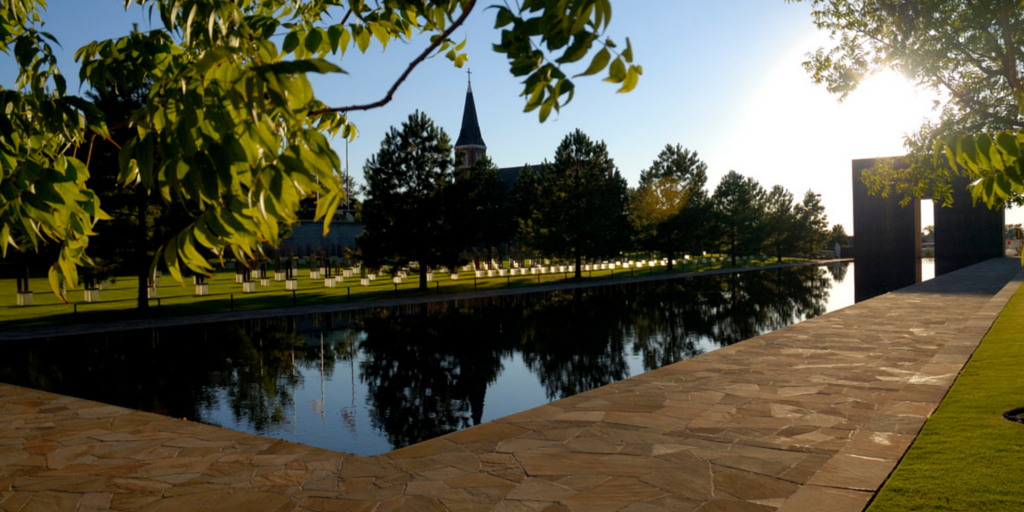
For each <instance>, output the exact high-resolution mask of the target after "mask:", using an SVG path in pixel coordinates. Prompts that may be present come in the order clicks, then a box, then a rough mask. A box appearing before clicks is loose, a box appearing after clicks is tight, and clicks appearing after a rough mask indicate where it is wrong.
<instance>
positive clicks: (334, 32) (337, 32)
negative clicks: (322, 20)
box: [327, 25, 345, 52]
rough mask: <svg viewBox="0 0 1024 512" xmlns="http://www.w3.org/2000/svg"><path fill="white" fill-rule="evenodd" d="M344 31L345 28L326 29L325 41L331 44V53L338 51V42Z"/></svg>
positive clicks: (333, 27)
mask: <svg viewBox="0 0 1024 512" xmlns="http://www.w3.org/2000/svg"><path fill="white" fill-rule="evenodd" d="M344 31H345V28H344V27H341V26H338V25H332V26H330V27H328V28H327V40H328V41H329V42H330V44H331V52H337V51H338V42H339V41H341V34H342V32H344Z"/></svg>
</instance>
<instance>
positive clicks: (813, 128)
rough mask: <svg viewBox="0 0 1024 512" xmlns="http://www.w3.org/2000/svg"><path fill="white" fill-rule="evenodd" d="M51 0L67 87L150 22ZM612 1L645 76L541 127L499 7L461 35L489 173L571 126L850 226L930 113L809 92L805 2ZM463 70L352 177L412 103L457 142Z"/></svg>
mask: <svg viewBox="0 0 1024 512" xmlns="http://www.w3.org/2000/svg"><path fill="white" fill-rule="evenodd" d="M48 4H49V9H48V11H47V13H46V14H45V15H44V21H45V22H46V30H48V31H50V32H52V33H53V34H54V35H55V36H57V38H58V39H59V40H60V42H61V44H62V45H63V50H62V51H60V50H59V54H58V58H59V59H60V64H61V69H62V71H63V73H64V74H65V76H67V78H68V82H69V86H70V87H72V88H74V87H77V73H78V67H77V65H76V64H75V63H74V62H73V54H74V51H75V50H77V49H78V48H79V47H81V46H82V45H84V44H86V43H88V42H89V41H92V40H97V39H106V38H113V37H117V36H120V35H124V34H126V33H127V32H128V31H129V30H130V29H131V23H132V22H139V24H140V27H141V28H143V29H145V28H146V27H147V26H148V22H147V21H146V19H145V17H144V15H143V13H142V11H141V10H140V9H139V8H138V7H136V6H133V7H131V8H130V9H129V11H128V12H127V13H126V12H125V11H124V10H123V9H122V6H123V2H122V1H121V0H50V1H49V2H48ZM481 5H488V3H487V2H483V3H482V4H481ZM613 7H614V11H613V17H612V26H611V28H610V31H609V34H608V35H610V36H611V37H612V38H613V39H615V40H616V41H617V42H624V39H625V37H626V36H629V37H630V39H631V41H632V43H633V47H634V54H635V58H636V61H637V62H638V63H640V64H642V65H643V68H644V74H643V77H642V78H641V80H640V84H639V86H638V87H637V88H636V89H635V90H634V91H633V92H631V93H629V94H616V93H615V87H614V86H612V85H611V84H606V83H602V82H601V81H600V80H599V79H596V78H593V77H591V78H589V79H579V80H577V82H576V84H577V94H576V98H575V100H574V101H573V102H572V103H571V104H570V105H569V106H568V107H566V108H565V109H563V110H562V112H561V114H560V115H557V116H554V115H553V116H552V118H551V119H549V120H548V121H547V122H546V123H543V124H541V123H539V121H538V119H537V116H536V113H529V114H526V113H523V111H522V110H523V100H522V98H520V97H519V92H520V90H521V89H520V84H519V81H518V80H517V79H516V78H515V77H513V76H511V74H509V72H508V65H507V63H506V62H505V60H504V59H503V58H502V56H501V55H499V54H497V53H494V52H493V51H492V50H491V45H492V44H493V43H495V42H497V41H498V39H499V32H498V31H497V30H495V29H493V28H492V27H493V20H494V11H492V10H486V9H482V8H479V7H478V9H477V11H475V12H473V13H472V15H471V16H470V18H469V20H468V21H467V23H466V25H465V26H464V27H463V28H464V30H461V31H460V33H457V37H458V38H460V39H461V38H462V37H467V38H468V42H467V45H466V48H467V50H468V52H469V56H470V58H469V62H468V67H470V68H472V70H473V91H474V94H475V99H476V105H477V110H478V115H479V119H480V126H481V130H482V133H483V137H484V140H485V141H486V143H487V146H488V154H489V155H490V156H491V158H492V159H493V160H494V161H495V162H496V163H497V164H498V165H500V166H503V167H505V166H518V165H521V164H524V163H540V162H541V161H543V160H544V159H550V158H552V155H553V153H554V150H555V147H556V146H557V145H558V143H559V141H560V140H561V139H562V137H564V136H565V134H567V133H569V132H571V131H572V130H573V129H575V128H580V129H582V130H583V131H584V132H586V133H587V134H589V135H590V136H591V137H592V138H595V139H601V140H604V141H605V142H606V143H607V144H608V149H609V152H610V153H611V156H612V158H614V160H615V162H616V164H617V165H618V167H619V169H620V170H621V171H622V173H623V175H624V176H626V178H627V179H628V180H629V181H630V183H631V184H635V183H636V181H637V178H638V177H639V174H640V171H641V170H642V169H644V168H645V167H647V166H648V165H650V163H651V161H652V160H653V159H654V158H655V156H657V154H658V152H659V151H660V149H661V148H663V147H664V146H665V145H666V144H676V143H678V144H682V145H683V146H684V147H686V148H689V149H692V150H695V151H697V152H698V153H699V154H700V156H701V157H702V158H703V159H704V160H705V161H706V162H707V163H708V165H709V186H710V187H711V188H713V187H714V186H715V185H716V184H717V183H718V181H719V179H720V178H721V176H723V175H724V174H726V173H727V172H729V171H730V170H736V171H738V172H740V173H741V174H744V175H748V176H753V177H754V178H755V179H757V180H758V181H760V182H761V184H762V185H764V186H765V187H766V188H770V187H771V186H772V185H775V184H781V185H783V186H785V187H786V188H788V189H790V190H791V191H792V192H793V193H794V194H795V195H797V197H798V198H799V197H801V196H802V195H803V192H805V191H806V190H808V189H813V190H814V191H815V192H817V193H820V194H821V195H822V200H823V202H824V204H825V206H826V208H827V213H828V216H829V220H830V222H831V223H841V224H843V225H844V226H845V227H846V229H847V231H848V232H851V231H852V227H853V226H852V224H853V220H852V217H853V212H852V194H851V176H850V161H851V160H852V159H854V158H866V157H875V156H891V155H896V154H900V153H902V135H903V134H904V133H906V132H907V131H910V130H913V129H915V128H916V127H918V126H920V122H921V120H922V119H923V117H924V116H926V115H929V113H930V111H929V105H930V99H931V96H929V94H928V93H927V92H923V93H917V92H915V91H914V89H913V86H912V84H909V83H907V82H906V81H905V80H903V79H902V77H898V76H896V75H892V76H885V77H879V78H878V79H875V80H873V81H872V82H871V83H869V84H868V85H867V86H865V88H864V90H863V91H858V92H855V93H854V94H853V96H852V97H851V98H850V99H849V100H848V101H846V102H844V103H842V104H840V103H838V102H837V101H836V98H835V97H834V96H831V95H829V94H828V92H827V91H825V89H824V87H822V86H816V85H814V84H812V83H811V81H810V78H809V77H808V75H807V73H806V72H805V71H804V70H803V69H802V67H801V62H802V61H803V60H804V59H805V54H806V53H807V52H809V51H812V50H814V49H816V48H817V47H819V46H822V45H827V44H828V40H827V37H825V35H823V34H820V33H818V32H817V30H816V29H815V28H814V26H813V25H812V23H811V18H810V8H809V7H808V6H807V5H806V4H787V3H785V2H783V0H730V1H729V2H708V1H706V0H633V1H629V2H627V1H624V0H617V1H614V2H613ZM154 21H155V22H157V23H159V20H154ZM425 44H426V43H425V41H424V40H423V38H418V39H414V41H413V42H411V43H392V44H391V45H390V46H389V48H388V50H387V52H382V51H381V48H380V46H379V45H376V44H375V45H373V46H371V47H370V49H369V50H368V51H367V53H366V54H365V55H361V54H359V53H358V51H356V50H350V51H349V54H348V56H347V58H346V59H345V60H344V61H342V62H341V63H340V65H341V66H342V67H343V68H345V70H346V71H348V72H349V74H348V75H332V76H330V77H327V78H317V79H315V80H314V88H315V91H316V94H317V95H318V96H319V97H320V98H321V99H323V100H324V101H325V102H326V103H327V104H329V105H332V106H343V105H349V104H353V103H364V102H370V101H375V100H377V99H380V98H381V97H383V95H384V93H385V91H386V90H387V89H388V87H389V86H390V85H391V83H392V82H393V81H394V80H395V79H396V78H397V77H398V76H399V75H400V74H401V72H402V70H403V69H404V68H405V66H406V64H407V63H408V62H409V61H410V60H411V59H412V58H413V57H414V56H415V55H416V54H418V53H419V52H420V51H421V49H422V48H423V47H424V46H425ZM0 58H2V59H4V60H3V62H4V63H5V64H4V65H3V66H0V83H3V84H5V85H7V86H10V85H11V84H12V83H13V77H14V73H15V70H14V64H13V59H12V58H9V57H0ZM465 71H466V68H463V69H461V70H460V69H456V68H455V67H454V66H453V65H452V64H451V62H450V61H448V60H447V59H444V58H443V57H438V58H434V59H431V60H428V61H426V62H424V63H423V64H422V65H420V67H419V68H417V69H416V70H415V71H414V72H413V73H412V75H411V77H410V79H409V80H408V81H407V82H406V83H405V85H404V86H403V87H402V88H401V89H399V91H398V93H397V95H396V97H395V99H394V101H392V102H391V103H390V104H388V105H387V106H385V107H383V108H380V109H376V110H372V111H368V112H356V113H353V114H352V116H351V119H352V120H353V121H354V122H355V123H356V124H357V126H358V128H359V132H360V136H359V138H358V139H356V141H355V142H353V143H352V144H351V145H350V147H349V161H350V168H351V172H352V174H353V175H354V176H356V178H357V180H360V181H361V176H362V166H363V163H364V162H365V161H366V159H367V157H369V156H370V155H371V154H373V153H374V152H376V150H377V149H378V148H379V145H380V141H381V139H382V137H383V135H384V133H385V132H386V131H387V130H388V128H389V127H390V126H393V125H398V124H400V123H401V122H402V121H403V120H405V119H406V118H407V116H408V115H409V114H410V113H412V112H413V111H414V110H417V109H418V110H422V111H424V112H426V113H427V114H428V115H429V116H430V117H432V118H433V119H434V120H435V121H436V122H437V123H438V124H439V125H441V126H442V127H444V128H445V129H446V130H447V131H448V133H449V136H450V137H451V138H452V140H453V141H454V139H455V138H456V137H458V130H459V126H460V122H461V117H462V106H463V102H464V100H465V92H466V73H465ZM573 71H575V70H573ZM334 147H335V149H336V150H337V151H338V153H339V154H340V155H341V156H342V158H344V154H345V143H344V141H343V140H341V139H338V140H335V141H334ZM1011 217H1012V216H1011ZM924 223H925V224H928V223H929V220H928V218H927V217H926V218H925V219H924Z"/></svg>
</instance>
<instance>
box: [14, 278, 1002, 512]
mask: <svg viewBox="0 0 1024 512" xmlns="http://www.w3.org/2000/svg"><path fill="white" fill-rule="evenodd" d="M1018 265H1019V261H1018V260H1009V259H999V260H992V261H989V262H986V263H982V264H979V265H975V266H973V267H970V268H968V269H964V270H961V271H959V272H956V273H953V274H949V275H946V276H942V277H940V278H938V279H936V280H934V281H931V282H927V283H923V284H920V285H915V286H913V287H910V288H907V289H904V290H901V291H899V292H894V293H890V294H887V295H884V296H882V297H878V298H876V299H872V300H870V301H866V302H862V303H860V304H857V305H855V306H851V307H848V308H845V309H842V310H839V311H837V312H834V313H831V314H828V315H825V316H822V317H819V318H816V319H812V320H808V321H805V322H802V323H800V324H796V325H793V326H790V327H787V328H785V329H781V330H778V331H775V332H773V333H770V334H766V335H763V336H760V337H757V338H754V339H751V340H748V341H745V342H741V343H737V344H735V345H732V346H730V347H726V348H722V349H719V350H716V351H714V352H711V353H708V354H705V355H701V356H699V357H696V358H694V359H691V360H688V361H683V362H680V363H677V364H674V365H671V366H667V367H664V368H661V369H659V370H655V371H652V372H648V373H645V374H642V375H639V376H636V377H633V378H631V379H627V380H624V381H620V382H618V383H615V384H611V385H609V386H605V387H602V388H599V389H595V390H592V391H589V392H586V393H582V394H580V395H577V396H574V397H570V398H566V399H564V400H560V401H557V402H554V403H551V404H548V405H544V406H541V407H537V408H534V409H530V410H527V411H524V412H521V413H518V414H514V415H512V416H509V417H506V418H503V419H500V420H496V421H493V422H490V423H487V424H484V425H480V426H477V427H473V428H470V429H466V430H463V431H460V432H456V433H453V434H449V435H447V436H444V437H441V438H438V439H434V440H431V441H427V442H423V443H419V444H416V445H413V446H409V447H406V448H403V449H400V450H396V451H393V452H391V453H388V454H384V455H380V456H376V457H360V456H355V455H348V454H342V453H336V452H330V451H327V450H322V449H318V448H312V447H307V446H302V445H297V444H292V443H287V442H284V441H277V440H273V439H268V438H264V437H260V436H255V435H249V434H243V433H238V432H233V431H228V430H224V429H221V428H217V427H212V426H207V425H202V424H198V423H192V422H186V421H181V420H175V419H173V418H168V417H164V416H159V415H156V414H150V413H142V412H137V411H132V410H128V409H123V408H120V407H115V406H110V405H105V404H101V403H96V402H90V401H87V400H81V399H76V398H71V397H67V396H60V395H55V394H52V393H46V392H41V391H35V390H30V389H26V388H21V387H15V386H10V385H5V384H0V510H2V511H7V512H31V511H44V510H45V511H80V512H86V511H94V510H125V511H129V510H131V511H146V512H154V511H214V510H218V511H219V510H239V511H255V512H263V511H265V512H278V511H280V512H288V511H295V510H302V511H314V512H331V511H376V512H387V511H398V510H401V511H438V512H441V511H448V512H462V511H466V512H470V511H481V512H483V511H497V512H525V511H539V512H568V511H572V512H577V511H579V512H582V511H588V512H589V511H596V512H601V511H609V512H611V511H626V512H658V511H700V512H710V511H724V512H747V511H750V512H759V511H765V512H767V511H774V510H778V511H783V512H802V511H811V510H829V511H840V512H843V511H851V512H852V511H859V510H862V509H863V508H864V506H865V505H866V504H867V503H868V501H869V500H870V498H871V496H872V495H873V493H874V492H875V491H877V489H878V488H879V487H880V486H881V484H882V483H883V482H884V480H885V479H886V478H887V476H888V475H889V473H890V472H891V471H892V469H893V468H894V467H895V465H896V463H897V461H898V460H899V458H900V457H901V456H902V455H903V453H904V452H905V451H906V449H907V447H908V446H909V445H910V443H911V442H913V439H914V437H915V436H916V434H917V433H918V431H919V430H920V429H921V426H922V425H923V423H924V421H925V420H926V419H927V418H928V417H929V416H930V415H931V413H932V412H933V411H934V410H935V408H936V407H937V406H938V403H939V402H940V401H941V400H942V398H943V397H944V396H945V393H946V391H947V390H948V389H949V387H950V385H951V384H952V382H953V380H954V379H955V377H956V376H957V375H958V374H959V372H960V370H961V368H962V367H963V365H964V364H965V362H966V361H967V360H968V359H969V358H970V355H971V354H972V353H973V351H974V349H975V348H976V347H977V345H978V343H979V342H980V340H981V338H982V337H983V336H984V335H985V333H986V332H987V330H988V328H989V327H990V326H991V324H992V322H993V321H994V320H995V318H996V316H997V315H998V314H999V311H1001V310H1002V308H1003V307H1004V306H1005V304H1006V302H1007V301H1008V300H1009V297H1010V296H1012V295H1013V293H1014V292H1015V291H1016V289H1017V287H1019V285H1020V281H1021V278H1022V276H1020V275H1018V271H1019V267H1018ZM1007 282H1010V283H1009V284H1007Z"/></svg>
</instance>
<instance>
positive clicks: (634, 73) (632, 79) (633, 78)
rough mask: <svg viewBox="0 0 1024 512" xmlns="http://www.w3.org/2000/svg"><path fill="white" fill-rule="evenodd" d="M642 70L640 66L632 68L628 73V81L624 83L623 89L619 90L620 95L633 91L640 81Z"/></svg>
mask: <svg viewBox="0 0 1024 512" xmlns="http://www.w3.org/2000/svg"><path fill="white" fill-rule="evenodd" d="M640 71H641V70H640V68H639V66H630V67H629V71H628V72H626V79H625V80H623V81H622V88H620V89H619V91H618V92H620V93H627V92H629V91H632V90H633V89H634V88H635V87H636V84H637V82H639V81H640Z"/></svg>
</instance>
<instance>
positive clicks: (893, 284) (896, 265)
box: [853, 159, 921, 302]
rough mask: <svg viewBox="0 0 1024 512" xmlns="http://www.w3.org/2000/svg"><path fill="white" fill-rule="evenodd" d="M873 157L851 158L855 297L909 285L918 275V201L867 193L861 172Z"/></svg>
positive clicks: (919, 210) (919, 233)
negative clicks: (854, 240) (855, 239)
mask: <svg viewBox="0 0 1024 512" xmlns="http://www.w3.org/2000/svg"><path fill="white" fill-rule="evenodd" d="M875 161H876V159H866V160H854V161H853V232H854V234H855V235H856V237H857V243H856V246H855V247H856V256H855V257H854V262H855V263H856V270H855V272H854V283H855V287H856V300H857V302H860V301H862V300H867V299H870V298H871V297H875V296H878V295H881V294H883V293H887V292H890V291H892V290H898V289H900V288H904V287H907V286H910V285H912V284H914V283H916V282H917V281H918V279H919V278H920V271H921V270H920V269H921V266H920V260H919V258H918V253H919V252H920V249H919V247H920V246H921V240H920V237H921V220H920V215H921V213H920V212H921V203H920V201H913V202H911V203H910V204H909V205H907V206H905V207H904V206H900V201H899V199H898V198H896V197H888V198H885V197H881V196H873V195H870V194H868V188H867V185H865V184H864V183H863V182H862V181H861V173H862V172H863V171H864V170H865V169H869V168H871V167H873V166H874V165H875Z"/></svg>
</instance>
